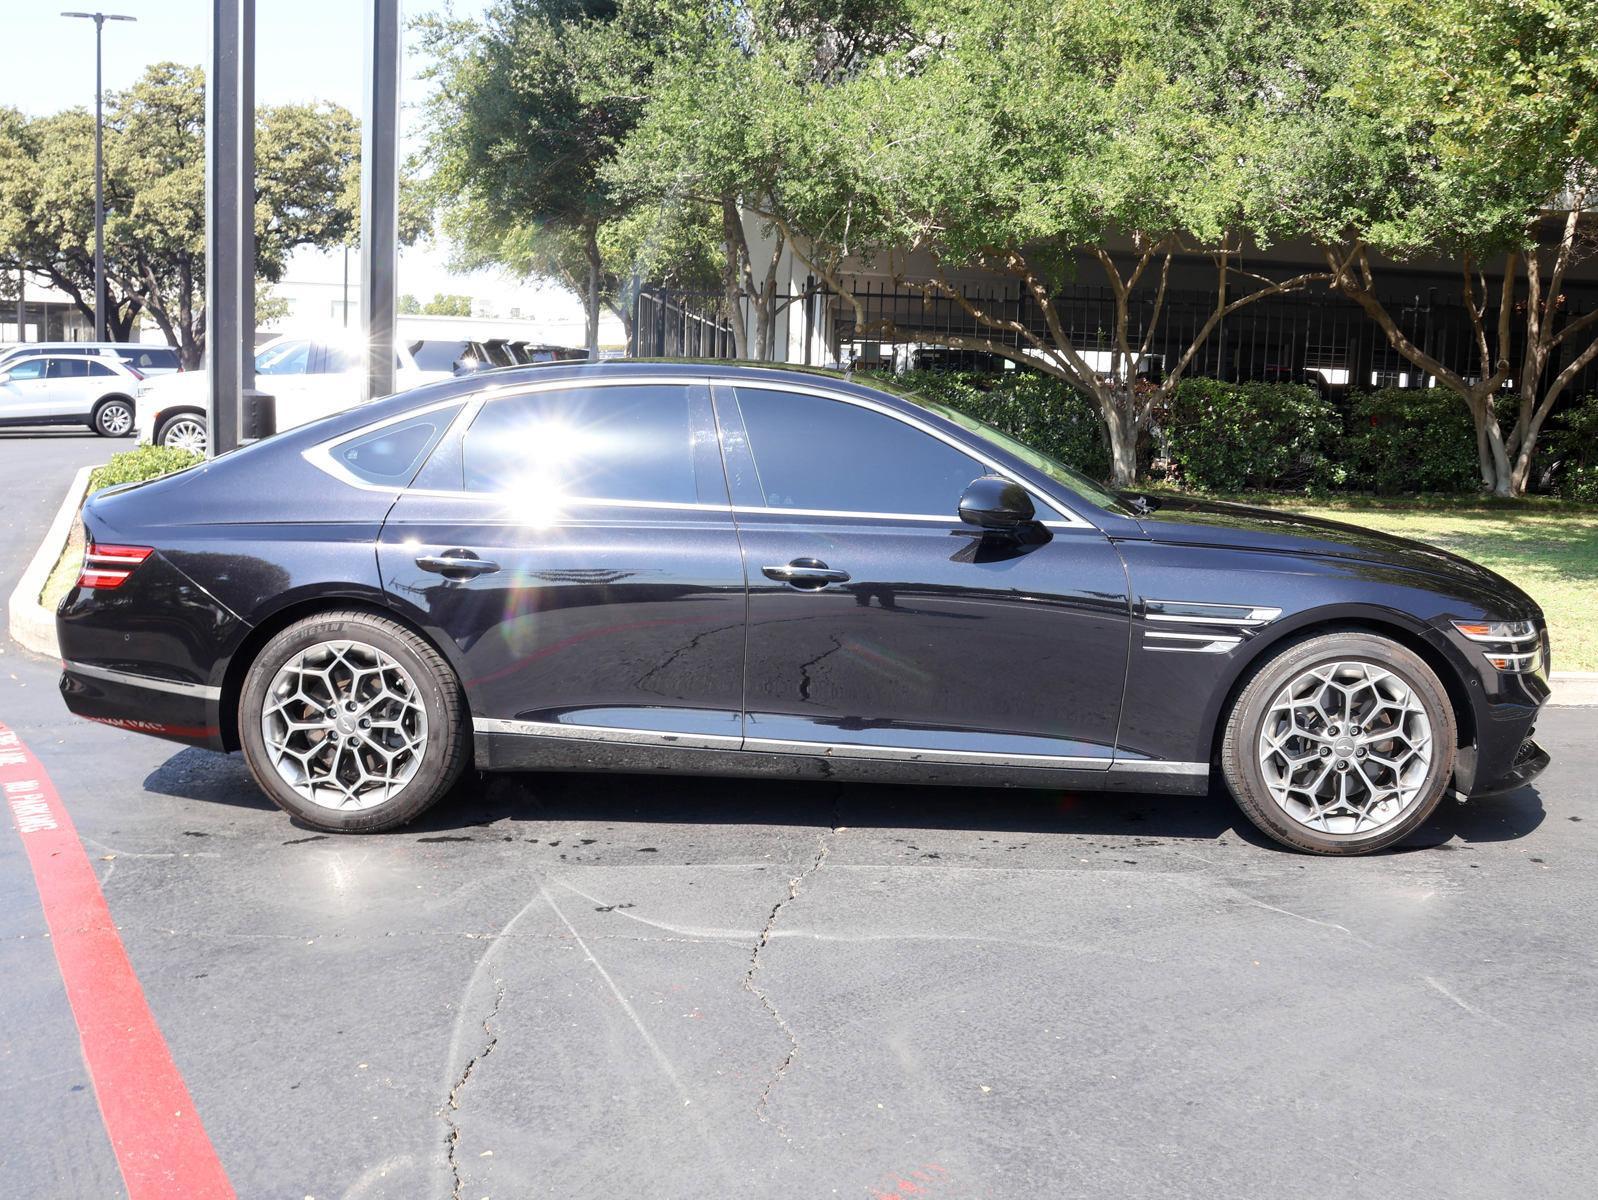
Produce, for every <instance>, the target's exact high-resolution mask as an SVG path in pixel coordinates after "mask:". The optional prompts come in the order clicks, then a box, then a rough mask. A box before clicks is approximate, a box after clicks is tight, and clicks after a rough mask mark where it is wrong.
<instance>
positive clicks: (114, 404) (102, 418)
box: [94, 396, 133, 437]
mask: <svg viewBox="0 0 1598 1200" xmlns="http://www.w3.org/2000/svg"><path fill="white" fill-rule="evenodd" d="M94 431H95V432H96V433H98V434H99V435H100V436H101V437H127V436H128V434H130V433H132V432H133V405H132V404H130V403H128V402H127V401H126V400H123V399H122V398H121V397H119V396H114V397H112V398H111V399H109V400H102V401H100V403H99V404H98V405H97V406H96V407H95V410H94Z"/></svg>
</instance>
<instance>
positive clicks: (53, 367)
mask: <svg viewBox="0 0 1598 1200" xmlns="http://www.w3.org/2000/svg"><path fill="white" fill-rule="evenodd" d="M88 373H89V363H88V360H87V359H82V358H52V359H51V360H50V366H49V369H48V370H47V371H46V377H47V378H49V379H82V378H83V377H84V376H85V375H87V374H88Z"/></svg>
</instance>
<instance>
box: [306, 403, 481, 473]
mask: <svg viewBox="0 0 1598 1200" xmlns="http://www.w3.org/2000/svg"><path fill="white" fill-rule="evenodd" d="M459 411H460V406H459V405H455V406H453V407H450V408H440V409H435V410H434V411H433V412H430V413H427V414H425V415H423V416H419V417H415V418H413V419H411V420H409V421H401V422H398V423H397V424H394V425H386V426H384V427H383V428H382V429H376V430H373V431H372V432H371V433H363V434H360V435H358V436H356V437H353V438H350V439H349V440H348V441H344V442H340V443H339V444H338V445H337V446H335V447H334V448H333V459H334V461H335V462H337V463H339V464H340V465H341V466H343V467H344V469H345V470H347V471H349V472H350V474H352V475H354V476H356V477H357V478H360V479H364V480H366V481H367V482H368V483H386V484H399V485H404V484H406V483H409V482H410V479H411V476H413V475H414V474H416V470H417V468H418V467H420V466H421V465H422V460H423V459H425V458H426V457H427V455H428V454H429V452H431V450H432V449H433V446H434V445H435V444H436V443H437V441H438V439H439V438H440V437H441V436H442V435H443V433H444V430H446V429H447V428H449V423H450V422H451V421H452V420H454V419H455V414H456V413H458V412H459Z"/></svg>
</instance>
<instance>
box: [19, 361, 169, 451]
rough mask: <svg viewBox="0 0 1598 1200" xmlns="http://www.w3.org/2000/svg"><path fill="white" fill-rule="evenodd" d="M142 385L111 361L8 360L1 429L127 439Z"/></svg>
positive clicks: (119, 363)
mask: <svg viewBox="0 0 1598 1200" xmlns="http://www.w3.org/2000/svg"><path fill="white" fill-rule="evenodd" d="M143 379H144V376H143V375H141V374H140V373H139V372H138V371H135V370H134V369H133V368H132V367H130V366H128V365H127V364H126V363H124V362H122V361H121V359H118V358H116V357H113V356H110V355H89V354H60V353H56V354H19V355H8V356H7V357H6V359H5V360H4V362H3V363H0V425H87V426H88V427H89V428H90V429H92V430H94V431H95V432H96V433H98V434H99V435H100V436H102V437H126V436H127V435H128V434H130V433H132V432H133V401H134V395H135V394H136V393H137V391H138V389H139V387H140V386H141V384H142V381H143Z"/></svg>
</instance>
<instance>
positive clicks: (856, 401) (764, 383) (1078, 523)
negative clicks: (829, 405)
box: [711, 379, 1098, 530]
mask: <svg viewBox="0 0 1598 1200" xmlns="http://www.w3.org/2000/svg"><path fill="white" fill-rule="evenodd" d="M711 384H712V386H715V387H726V388H729V389H732V390H733V391H735V392H736V390H737V389H738V388H740V387H745V388H748V389H749V390H750V391H766V392H792V393H794V394H796V395H800V396H814V397H815V398H816V399H818V400H838V401H841V402H842V403H844V404H853V405H855V406H856V407H858V408H865V409H870V410H871V411H872V412H877V413H881V414H882V415H883V416H885V417H891V418H893V419H894V420H896V421H899V422H901V423H903V424H905V425H908V426H910V427H911V428H912V429H917V430H919V431H920V432H922V433H925V434H927V435H929V436H931V437H934V438H936V439H937V440H938V441H940V442H942V443H943V444H944V445H946V446H949V447H950V448H951V449H954V450H958V451H959V452H960V453H961V454H964V455H965V456H966V457H967V458H972V459H975V460H976V461H977V462H979V463H981V464H982V465H983V466H984V467H986V468H987V469H988V470H990V471H993V472H995V473H997V474H999V475H1002V476H1004V477H1005V478H1006V479H1008V480H1010V481H1011V482H1012V483H1016V484H1019V485H1020V486H1021V487H1024V488H1026V489H1027V491H1029V492H1036V493H1037V494H1038V495H1039V496H1041V497H1042V498H1043V499H1044V500H1045V501H1047V502H1048V504H1049V506H1050V507H1051V508H1054V509H1055V510H1057V511H1058V512H1059V513H1060V514H1061V515H1062V516H1063V517H1065V518H1066V519H1065V520H1064V521H1044V522H1042V524H1044V525H1048V526H1053V527H1055V528H1066V529H1094V530H1096V529H1098V526H1097V525H1094V524H1093V523H1092V522H1091V521H1088V520H1086V519H1084V518H1083V517H1081V516H1080V515H1078V513H1077V512H1076V510H1075V509H1074V508H1072V506H1071V505H1069V504H1066V503H1064V502H1063V501H1061V500H1060V499H1059V498H1058V496H1056V495H1055V494H1054V493H1052V492H1050V491H1048V490H1046V489H1044V488H1040V487H1038V486H1037V485H1035V484H1033V483H1030V482H1028V481H1026V480H1023V479H1017V478H1016V476H1015V472H1014V471H1012V470H1010V469H1009V468H1007V467H1005V466H1002V465H1001V464H1000V463H999V462H997V461H996V460H995V459H993V458H991V457H989V456H988V455H986V454H983V453H982V452H981V451H980V450H977V449H975V448H973V447H972V446H971V445H969V444H968V443H966V442H962V441H960V440H958V439H957V438H955V437H953V436H951V435H950V434H947V433H945V432H944V431H943V430H941V429H938V428H936V427H935V426H932V425H929V424H927V423H926V422H925V421H923V420H921V419H920V418H918V417H915V416H912V415H911V414H909V413H904V412H900V411H899V410H898V409H896V408H889V407H888V406H887V405H885V404H879V403H877V402H876V401H875V400H869V399H867V398H866V397H864V396H854V395H850V394H849V393H847V392H834V391H830V390H828V389H826V388H818V387H814V386H808V385H806V384H801V383H792V382H789V381H788V380H753V381H749V382H741V381H739V380H735V379H713V380H711ZM973 436H975V435H973ZM753 454H754V450H753V448H751V449H750V455H751V456H753ZM756 466H757V469H758V460H757V463H756ZM738 511H740V512H744V511H747V512H759V513H766V512H775V513H803V514H807V515H813V516H842V517H872V516H887V517H893V516H898V517H899V518H900V519H901V520H904V519H909V520H923V519H924V520H939V521H942V520H946V519H947V518H945V517H933V516H931V515H920V514H908V513H905V514H895V513H874V512H869V511H861V510H858V509H795V508H778V509H771V508H750V509H739V510H738ZM956 520H957V521H958V517H957V518H956Z"/></svg>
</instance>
